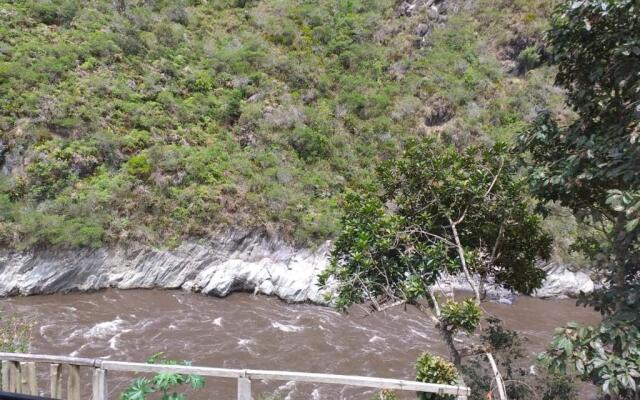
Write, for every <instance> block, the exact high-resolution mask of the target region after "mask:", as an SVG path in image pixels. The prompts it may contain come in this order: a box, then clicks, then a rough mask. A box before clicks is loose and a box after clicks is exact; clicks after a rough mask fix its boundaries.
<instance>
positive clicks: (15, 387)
mask: <svg viewBox="0 0 640 400" xmlns="http://www.w3.org/2000/svg"><path fill="white" fill-rule="evenodd" d="M0 360H2V387H1V388H0V390H4V391H6V392H13V393H24V394H30V395H36V396H37V395H38V394H39V393H38V392H39V387H38V384H37V380H36V363H40V364H48V365H49V375H50V381H49V383H50V387H49V394H50V396H51V397H52V398H54V399H62V398H63V395H62V371H63V368H64V370H65V371H66V374H67V385H66V399H67V400H81V397H80V388H81V385H80V368H81V367H82V368H89V369H91V374H92V375H91V376H92V392H93V395H92V400H107V372H108V371H121V372H143V373H158V372H170V373H178V374H193V375H201V376H209V377H216V378H228V379H236V380H237V381H238V397H237V399H238V400H251V399H252V397H251V380H268V381H293V382H307V383H323V384H332V385H346V386H358V387H366V388H378V389H392V390H398V391H411V392H427V393H437V394H442V395H454V396H456V398H457V399H458V400H466V399H467V397H468V396H469V388H467V387H463V386H452V385H441V384H435V383H423V382H415V381H406V380H399V379H386V378H372V377H366V376H350V375H334V374H316V373H306V372H289V371H265V370H253V369H227V368H211V367H195V366H186V365H184V366H183V365H161V364H144V363H133V362H123V361H111V360H103V359H99V358H96V359H90V358H75V357H63V356H50V355H36V354H17V353H0ZM83 400H84V399H83Z"/></svg>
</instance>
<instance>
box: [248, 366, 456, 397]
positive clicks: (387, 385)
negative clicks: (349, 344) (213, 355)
mask: <svg viewBox="0 0 640 400" xmlns="http://www.w3.org/2000/svg"><path fill="white" fill-rule="evenodd" d="M246 372H247V377H249V378H251V379H265V380H279V381H296V382H309V383H327V384H333V385H348V386H360V387H371V388H380V389H396V390H405V391H417V392H428V393H439V394H452V395H460V394H468V393H469V389H468V388H466V387H461V386H453V385H441V384H436V383H425V382H414V381H404V380H399V379H388V378H372V377H368V376H349V375H334V374H315V373H307V372H288V371H261V370H246Z"/></svg>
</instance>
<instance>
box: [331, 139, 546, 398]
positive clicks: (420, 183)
mask: <svg viewBox="0 0 640 400" xmlns="http://www.w3.org/2000/svg"><path fill="white" fill-rule="evenodd" d="M513 160H514V157H512V155H511V154H509V152H508V151H507V148H506V146H505V145H503V144H496V145H495V146H493V147H491V148H486V147H470V148H468V149H466V150H465V151H463V152H459V151H457V150H456V149H455V148H452V147H449V148H443V147H442V146H440V145H438V144H437V143H436V142H435V141H433V140H426V141H423V142H420V143H410V144H409V145H408V146H407V148H406V150H405V151H404V153H403V154H402V156H401V157H399V158H398V159H395V160H390V161H387V162H384V163H382V164H381V165H379V167H378V168H377V170H376V171H377V173H376V177H377V183H376V184H373V185H371V186H369V187H367V188H365V189H364V190H362V191H360V192H357V193H350V194H348V195H347V196H346V201H345V204H344V214H343V217H342V221H341V222H342V231H341V233H340V235H339V236H338V238H337V239H336V241H335V243H334V249H333V252H332V256H331V264H330V267H329V268H328V269H327V270H326V271H325V272H324V273H323V274H322V275H321V279H320V283H321V284H327V283H329V282H330V279H333V280H334V281H335V284H336V285H337V291H336V294H335V298H334V302H335V304H336V306H337V307H339V308H342V309H345V308H347V307H348V306H350V305H352V304H354V303H363V302H368V303H370V305H371V308H372V309H373V310H375V311H380V310H383V309H385V308H388V307H390V306H393V305H397V304H402V303H408V304H414V305H416V306H418V307H419V308H420V309H421V310H423V311H424V312H425V313H428V314H429V315H431V316H432V317H433V319H434V320H435V321H436V323H437V324H438V326H439V329H440V331H441V333H442V336H443V339H444V341H445V342H446V344H447V345H448V347H449V352H450V357H451V361H452V362H453V363H454V364H455V365H456V366H458V367H459V366H460V364H461V359H462V357H463V356H464V355H466V354H467V353H469V352H471V351H472V350H471V349H463V350H462V351H461V350H459V349H458V348H457V346H456V345H455V343H454V336H455V335H456V333H457V332H459V331H461V330H464V331H468V332H472V331H474V330H475V329H476V327H477V326H478V323H479V321H480V318H481V312H480V309H479V307H478V306H479V304H480V302H481V300H482V298H483V283H484V282H485V281H487V280H488V279H492V280H493V281H494V282H495V283H496V284H499V285H502V286H504V287H507V288H510V289H513V290H517V291H520V292H523V293H531V292H532V291H533V290H534V289H535V288H537V287H539V286H540V284H541V283H542V280H543V279H544V276H545V274H544V272H543V271H542V270H540V269H538V268H537V267H536V265H535V260H536V257H543V258H544V257H547V256H548V254H549V248H550V238H549V237H548V236H547V235H546V234H545V233H543V232H542V229H541V226H540V218H539V217H537V216H536V215H534V214H532V213H531V212H530V210H529V207H528V206H527V202H526V197H525V193H526V191H525V190H524V189H525V188H526V183H525V182H524V181H522V180H520V179H517V178H516V174H515V172H516V170H515V168H516V166H515V165H514V162H513ZM445 272H451V273H455V272H461V273H462V274H464V276H465V277H466V279H467V282H468V283H469V285H470V286H471V287H472V289H473V292H474V298H473V300H471V301H467V302H463V303H456V302H455V301H453V300H452V299H450V300H449V301H448V302H446V303H444V304H443V305H440V304H439V303H440V300H439V299H438V296H437V293H436V291H435V290H434V284H435V283H436V282H437V280H438V278H440V276H441V275H442V274H443V273H445ZM473 275H477V276H479V277H480V280H479V282H480V284H477V281H476V280H475V279H474V278H473ZM445 296H446V295H445ZM425 304H426V306H425ZM476 350H477V349H476ZM489 356H490V355H489ZM490 358H491V357H490ZM491 360H492V358H491ZM496 376H497V377H498V379H499V375H498V374H496ZM499 386H500V385H499Z"/></svg>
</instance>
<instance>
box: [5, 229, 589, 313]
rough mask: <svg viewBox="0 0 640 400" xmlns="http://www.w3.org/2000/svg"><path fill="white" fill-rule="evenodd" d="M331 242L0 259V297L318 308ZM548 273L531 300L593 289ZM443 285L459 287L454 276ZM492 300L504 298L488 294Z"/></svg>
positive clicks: (237, 240) (260, 238) (576, 278)
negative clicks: (107, 296) (176, 294)
mask: <svg viewBox="0 0 640 400" xmlns="http://www.w3.org/2000/svg"><path fill="white" fill-rule="evenodd" d="M329 249H330V243H329V242H327V243H324V244H323V245H322V246H320V247H318V248H317V249H315V250H311V249H299V248H295V247H292V246H290V245H287V244H285V243H282V242H280V241H277V240H271V239H268V238H267V237H265V236H264V235H255V234H246V233H240V232H235V233H231V234H228V235H224V236H221V237H220V238H218V239H209V240H207V241H200V242H185V243H183V244H182V245H180V246H179V247H177V248H175V249H170V250H167V249H156V248H151V247H146V246H131V247H128V248H124V247H116V248H101V249H83V250H47V249H40V250H30V251H27V252H10V251H3V252H1V253H0V296H12V295H35V294H50V293H58V292H70V291H95V290H100V289H106V288H119V289H151V288H164V289H184V290H188V291H194V292H201V293H204V294H208V295H213V296H226V295H228V294H229V293H231V292H234V291H249V292H255V293H262V294H266V295H274V296H277V297H279V298H281V299H283V300H286V301H292V302H303V301H311V302H315V303H322V302H324V298H325V297H324V293H323V291H322V290H321V289H320V288H319V287H318V286H317V275H318V273H319V272H320V271H322V270H323V269H324V268H325V267H326V266H327V263H328V252H329ZM545 269H547V272H548V277H547V280H546V281H545V284H544V286H543V287H542V288H541V289H539V290H538V291H537V292H536V296H538V297H566V296H569V297H572V296H575V295H576V294H577V293H579V292H580V291H581V290H582V291H591V290H593V287H594V284H593V282H592V281H591V279H590V278H589V276H588V274H586V273H584V272H572V271H569V270H568V269H566V268H563V267H562V266H559V265H550V266H547V267H545ZM442 286H443V287H447V288H451V287H453V288H456V289H464V284H463V282H462V281H460V280H459V279H456V278H455V277H451V278H447V279H445V280H444V281H443V282H442ZM494 293H495V294H496V295H497V296H498V297H502V296H504V295H505V293H502V292H500V291H496V292H494Z"/></svg>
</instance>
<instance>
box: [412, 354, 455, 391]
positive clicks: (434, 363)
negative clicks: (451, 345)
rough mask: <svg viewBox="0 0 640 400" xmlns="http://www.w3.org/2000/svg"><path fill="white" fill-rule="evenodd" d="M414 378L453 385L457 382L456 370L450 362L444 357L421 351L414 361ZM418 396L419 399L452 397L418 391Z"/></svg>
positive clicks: (420, 380)
mask: <svg viewBox="0 0 640 400" xmlns="http://www.w3.org/2000/svg"><path fill="white" fill-rule="evenodd" d="M416 380H417V381H419V382H429V383H441V384H445V385H455V384H457V383H458V371H457V370H456V367H455V366H454V365H453V364H452V363H450V362H449V361H447V360H445V359H444V358H442V357H438V356H434V355H431V354H429V353H423V354H422V355H421V356H420V357H419V358H418V361H416ZM418 398H419V399H420V400H444V399H453V396H449V395H445V396H443V395H437V394H435V393H418Z"/></svg>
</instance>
